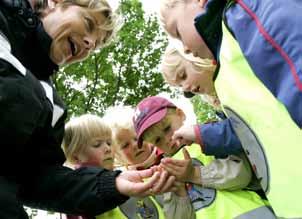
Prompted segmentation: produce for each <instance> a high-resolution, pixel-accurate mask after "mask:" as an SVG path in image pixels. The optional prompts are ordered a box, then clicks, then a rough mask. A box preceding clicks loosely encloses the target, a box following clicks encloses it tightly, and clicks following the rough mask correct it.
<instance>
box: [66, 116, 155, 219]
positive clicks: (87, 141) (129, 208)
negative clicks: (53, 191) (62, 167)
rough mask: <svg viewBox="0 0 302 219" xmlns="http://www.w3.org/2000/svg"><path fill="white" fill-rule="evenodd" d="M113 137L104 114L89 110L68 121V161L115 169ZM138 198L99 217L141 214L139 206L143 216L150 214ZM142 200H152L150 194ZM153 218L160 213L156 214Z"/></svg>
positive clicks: (77, 218)
mask: <svg viewBox="0 0 302 219" xmlns="http://www.w3.org/2000/svg"><path fill="white" fill-rule="evenodd" d="M111 141H112V134H111V129H110V128H109V126H108V125H107V124H106V123H105V122H104V121H103V120H102V119H101V118H100V117H98V116H95V115H90V114H85V115H82V116H79V117H76V118H74V119H72V120H71V121H69V122H68V123H67V124H66V128H65V135H64V139H63V143H62V148H63V150H64V153H65V156H66V165H67V166H69V167H72V168H74V169H79V168H80V167H82V168H86V167H96V168H106V169H108V170H113V167H114V156H113V153H112V150H111V149H112V148H111V146H112V142H111ZM83 186H85V185H83ZM79 198H80V194H79ZM135 200H136V198H130V199H129V200H128V201H127V202H125V203H124V204H122V205H120V206H119V207H117V208H115V209H113V210H108V211H107V212H105V213H103V214H101V215H98V216H96V217H95V218H96V219H109V218H121V219H122V218H125V219H126V218H137V217H138V216H137V215H135V211H134V210H135V209H139V210H140V213H141V216H142V218H145V217H144V216H143V215H145V216H146V215H149V216H150V215H151V213H150V212H149V211H146V210H144V208H143V207H138V206H136V205H135V203H136V202H135ZM142 200H144V202H146V203H149V202H151V201H150V199H149V198H145V199H142ZM142 206H143V205H142ZM133 209H134V210H133ZM67 218H70V219H81V218H86V217H84V216H71V215H67ZM152 218H158V217H156V214H154V217H152Z"/></svg>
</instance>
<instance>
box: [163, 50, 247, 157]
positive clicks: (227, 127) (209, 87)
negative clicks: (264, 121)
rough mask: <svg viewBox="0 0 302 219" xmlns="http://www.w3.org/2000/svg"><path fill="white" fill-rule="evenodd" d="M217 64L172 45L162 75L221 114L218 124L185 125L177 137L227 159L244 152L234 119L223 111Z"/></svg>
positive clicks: (164, 58)
mask: <svg viewBox="0 0 302 219" xmlns="http://www.w3.org/2000/svg"><path fill="white" fill-rule="evenodd" d="M215 68H216V64H215V62H214V61H213V60H211V59H201V58H198V57H194V56H192V55H190V54H184V53H182V52H180V51H179V50H178V49H176V48H175V47H173V46H168V47H167V49H166V51H165V53H164V55H163V57H162V63H161V72H162V75H163V77H164V79H165V80H166V82H167V83H168V84H170V85H172V86H177V87H180V88H181V89H182V90H183V91H185V92H193V93H195V94H200V95H201V96H202V97H203V99H204V100H206V101H207V102H208V103H209V104H210V105H212V106H213V107H214V109H215V110H216V111H217V112H218V117H220V118H221V120H219V121H217V122H215V123H209V124H199V125H194V126H192V125H191V126H188V125H185V126H183V127H182V128H180V129H179V130H178V131H177V132H175V136H174V138H179V139H182V141H185V142H186V140H187V141H189V142H190V141H193V142H197V143H198V144H200V145H201V147H202V150H203V152H204V153H205V154H206V155H213V156H215V157H217V158H224V157H226V156H228V155H239V154H241V153H242V152H243V150H242V146H241V142H240V141H239V139H238V137H237V135H236V134H235V132H234V130H233V128H232V126H231V123H230V120H229V119H226V117H225V115H224V114H223V113H222V112H221V108H220V102H219V100H218V98H217V96H216V92H215V87H214V83H213V80H210V79H211V78H213V77H214V74H215Z"/></svg>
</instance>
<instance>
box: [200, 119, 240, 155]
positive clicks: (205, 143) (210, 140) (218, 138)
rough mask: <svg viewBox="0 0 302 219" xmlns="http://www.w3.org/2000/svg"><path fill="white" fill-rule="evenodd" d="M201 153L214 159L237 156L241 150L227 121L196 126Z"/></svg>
mask: <svg viewBox="0 0 302 219" xmlns="http://www.w3.org/2000/svg"><path fill="white" fill-rule="evenodd" d="M198 130H199V135H200V136H199V138H200V141H201V142H202V148H203V152H204V153H205V154H206V155H212V156H215V157H216V158H225V157H226V156H228V155H239V154H240V153H241V152H242V151H243V150H242V146H241V142H240V141H239V139H238V137H237V135H236V133H235V131H234V130H233V128H232V125H231V122H230V120H229V119H224V120H222V121H219V122H213V123H207V124H202V125H198Z"/></svg>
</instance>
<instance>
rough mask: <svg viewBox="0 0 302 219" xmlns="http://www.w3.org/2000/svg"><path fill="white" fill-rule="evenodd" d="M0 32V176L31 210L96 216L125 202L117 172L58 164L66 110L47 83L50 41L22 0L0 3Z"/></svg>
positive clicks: (52, 66) (52, 68) (51, 70)
mask: <svg viewBox="0 0 302 219" xmlns="http://www.w3.org/2000/svg"><path fill="white" fill-rule="evenodd" d="M0 34H1V37H0V50H1V51H0V52H1V53H0V137H1V143H0V144H1V154H4V155H5V156H3V158H2V159H0V176H5V177H7V178H9V179H11V180H14V181H15V182H17V185H19V187H18V190H17V193H18V196H17V197H18V198H20V200H21V201H22V202H24V203H25V204H27V205H30V206H32V207H36V208H42V209H48V210H53V211H60V212H65V213H71V214H85V215H97V214H100V213H102V212H104V211H106V210H109V209H112V208H114V207H116V206H117V205H119V204H121V203H122V202H123V201H125V200H126V199H127V198H126V197H125V196H123V195H121V194H119V192H118V191H117V190H116V188H115V177H116V176H117V175H118V174H119V172H118V171H117V172H110V171H106V170H104V169H100V168H82V169H79V170H77V171H72V170H70V169H69V168H65V167H62V166H61V165H62V163H63V162H64V161H65V158H64V154H63V152H62V150H61V147H60V144H61V141H62V138H63V134H64V120H65V118H66V109H65V107H64V104H63V102H62V101H61V99H60V98H59V96H58V95H57V93H56V90H55V89H54V88H53V86H52V82H51V80H50V76H51V75H52V74H54V73H55V72H56V71H57V70H58V66H57V65H55V64H54V63H53V62H52V61H51V60H50V59H49V56H48V53H49V48H50V45H51V38H50V37H49V35H48V34H47V33H46V32H45V31H44V29H43V25H42V23H41V21H40V20H39V18H38V16H37V15H36V14H35V13H34V11H33V10H32V9H31V7H30V5H29V3H28V2H27V1H26V0H0ZM9 46H10V48H9ZM1 54H2V56H1ZM3 54H4V55H3ZM7 57H10V58H11V57H13V58H11V59H8V58H7ZM12 59H16V60H17V61H16V62H18V61H19V62H20V64H22V65H21V66H22V67H23V68H24V69H23V68H22V67H20V66H18V65H17V64H16V62H14V61H11V60H12ZM22 69H23V70H24V72H22ZM0 186H1V184H0ZM1 189H5V188H0V190H1ZM0 205H1V203H0ZM0 209H2V206H0ZM0 211H1V210H0Z"/></svg>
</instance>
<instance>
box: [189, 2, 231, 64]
mask: <svg viewBox="0 0 302 219" xmlns="http://www.w3.org/2000/svg"><path fill="white" fill-rule="evenodd" d="M225 6H226V1H222V0H209V1H208V2H207V3H206V5H205V11H204V12H202V13H201V14H199V15H198V16H197V17H196V18H195V20H194V25H195V28H196V30H197V32H198V33H199V35H200V36H201V37H202V39H203V40H204V42H205V43H206V44H207V46H208V47H209V49H210V50H211V52H212V53H213V55H214V57H215V59H216V60H217V61H218V54H219V47H220V43H221V37H222V26H221V22H222V14H223V10H224V7H225Z"/></svg>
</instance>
